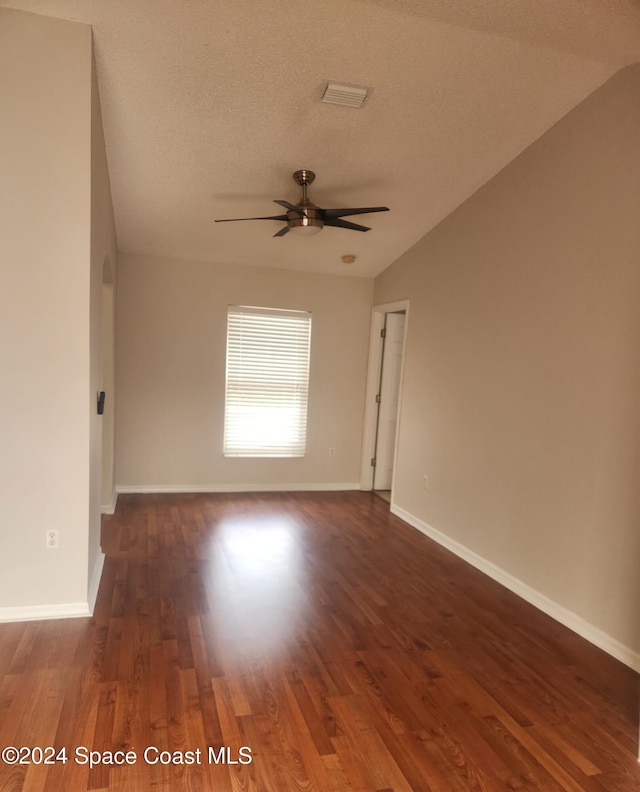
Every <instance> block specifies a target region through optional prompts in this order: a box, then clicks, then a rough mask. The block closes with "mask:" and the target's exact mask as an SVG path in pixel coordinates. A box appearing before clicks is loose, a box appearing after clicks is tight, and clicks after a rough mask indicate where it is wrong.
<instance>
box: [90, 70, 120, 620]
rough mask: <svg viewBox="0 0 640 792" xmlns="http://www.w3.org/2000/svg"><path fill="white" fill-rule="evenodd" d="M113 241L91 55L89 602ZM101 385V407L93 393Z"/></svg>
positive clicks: (109, 346) (109, 368)
mask: <svg viewBox="0 0 640 792" xmlns="http://www.w3.org/2000/svg"><path fill="white" fill-rule="evenodd" d="M116 261H117V242H116V232H115V221H114V217H113V204H112V200H111V185H110V181H109V169H108V166H107V155H106V150H105V141H104V132H103V127H102V111H101V106H100V93H99V90H98V80H97V75H96V69H95V61H94V59H93V57H92V59H91V295H90V365H91V368H90V394H91V399H90V410H89V412H90V418H89V420H90V484H89V537H88V571H89V582H88V585H89V592H88V601H89V603H90V605H91V606H92V605H93V602H94V601H95V596H96V594H97V587H98V583H99V581H100V573H101V570H102V563H103V560H104V556H103V554H102V550H101V548H100V527H101V525H100V524H101V513H102V512H103V511H107V512H108V511H112V510H113V506H114V505H115V486H114V402H115V392H114V391H115V388H114V382H113V354H114V343H115V338H114V310H115V307H114V300H113V289H114V284H113V282H114V280H115V277H116V276H115V268H116ZM103 390H104V391H105V394H106V398H105V404H104V413H103V414H102V415H98V411H97V396H98V393H99V392H100V391H103Z"/></svg>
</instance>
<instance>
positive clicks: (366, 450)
mask: <svg viewBox="0 0 640 792" xmlns="http://www.w3.org/2000/svg"><path fill="white" fill-rule="evenodd" d="M397 311H404V312H405V323H404V337H403V339H402V363H401V365H400V392H399V395H398V416H397V424H396V426H397V429H396V440H395V445H394V451H393V455H394V465H393V476H392V481H391V492H392V493H393V489H394V486H395V478H396V470H395V459H396V458H397V455H398V440H399V438H400V421H401V417H402V389H403V385H404V364H405V359H406V347H407V328H408V327H409V300H398V301H397V302H392V303H383V304H382V305H374V306H373V308H372V309H371V330H370V335H369V362H368V365H367V384H366V391H365V403H364V423H363V429H362V457H361V463H360V489H361V490H362V491H364V492H371V491H372V490H373V469H372V467H371V460H372V459H373V456H374V453H375V441H376V419H377V414H378V405H377V402H376V395H377V393H378V388H379V386H380V371H381V366H382V336H381V335H380V332H381V330H382V328H383V326H384V317H385V314H387V313H396V312H397Z"/></svg>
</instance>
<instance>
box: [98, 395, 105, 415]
mask: <svg viewBox="0 0 640 792" xmlns="http://www.w3.org/2000/svg"><path fill="white" fill-rule="evenodd" d="M104 396H105V393H104V391H100V393H99V394H98V415H102V414H103V413H104Z"/></svg>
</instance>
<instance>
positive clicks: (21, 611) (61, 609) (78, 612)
mask: <svg viewBox="0 0 640 792" xmlns="http://www.w3.org/2000/svg"><path fill="white" fill-rule="evenodd" d="M89 616H91V612H90V611H89V604H88V603H87V602H61V603H60V604H58V605H18V606H16V607H13V608H12V607H8V608H0V622H20V621H42V620H45V619H76V618H82V617H84V618H88V617H89Z"/></svg>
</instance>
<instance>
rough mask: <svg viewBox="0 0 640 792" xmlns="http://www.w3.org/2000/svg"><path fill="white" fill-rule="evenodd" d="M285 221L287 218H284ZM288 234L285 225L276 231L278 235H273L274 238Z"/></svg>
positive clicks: (287, 228)
mask: <svg viewBox="0 0 640 792" xmlns="http://www.w3.org/2000/svg"><path fill="white" fill-rule="evenodd" d="M286 219H287V218H286V217H285V220H286ZM288 233H289V226H288V225H286V226H285V227H284V228H281V229H280V230H279V231H278V233H277V234H274V237H277V236H284V235H285V234H288Z"/></svg>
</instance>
